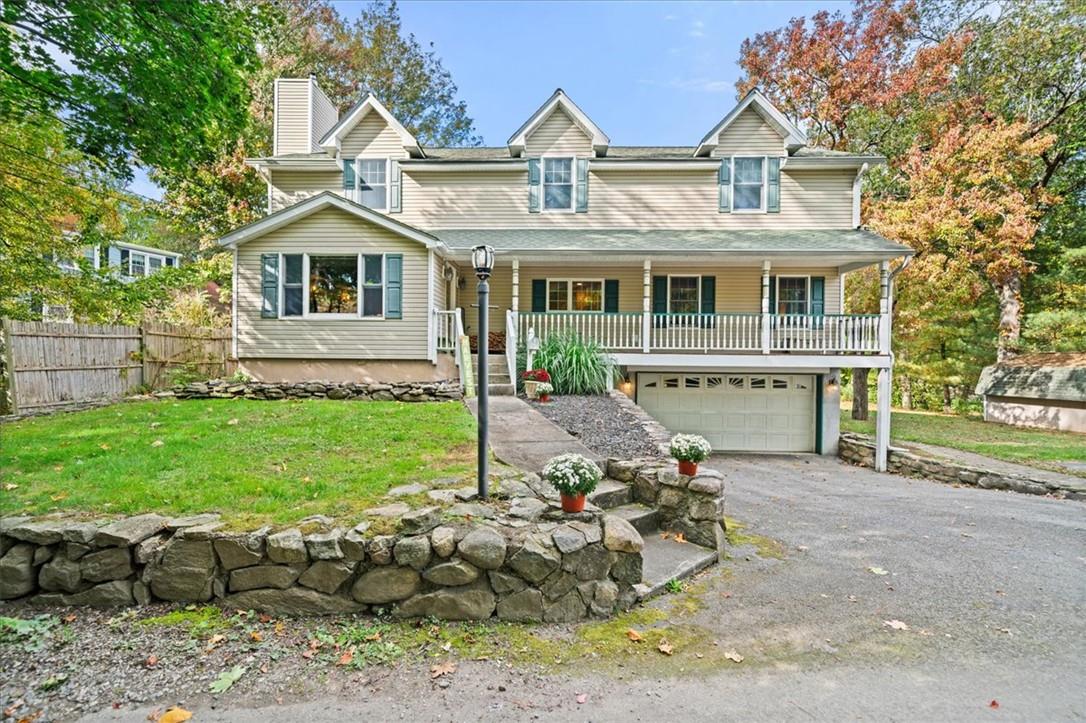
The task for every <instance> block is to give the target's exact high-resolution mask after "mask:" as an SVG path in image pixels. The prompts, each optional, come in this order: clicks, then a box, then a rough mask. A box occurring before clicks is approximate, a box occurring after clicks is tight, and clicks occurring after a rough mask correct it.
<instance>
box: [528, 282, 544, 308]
mask: <svg viewBox="0 0 1086 723" xmlns="http://www.w3.org/2000/svg"><path fill="white" fill-rule="evenodd" d="M546 310H547V280H546V279H532V311H546Z"/></svg>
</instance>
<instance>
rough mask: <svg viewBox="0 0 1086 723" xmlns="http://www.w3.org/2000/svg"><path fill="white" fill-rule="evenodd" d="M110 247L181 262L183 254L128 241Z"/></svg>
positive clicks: (118, 242)
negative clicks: (166, 257)
mask: <svg viewBox="0 0 1086 723" xmlns="http://www.w3.org/2000/svg"><path fill="white" fill-rule="evenodd" d="M109 245H110V246H113V247H114V248H117V249H128V250H129V251H140V252H142V253H148V254H154V255H156V256H169V257H172V258H175V259H177V260H178V262H180V260H181V254H180V253H178V252H177V251H166V250H164V249H156V248H155V247H153V246H140V245H139V244H133V243H128V242H127V241H115V242H113V243H111V244H109ZM179 265H180V264H179Z"/></svg>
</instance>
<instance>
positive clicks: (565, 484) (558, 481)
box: [543, 454, 603, 512]
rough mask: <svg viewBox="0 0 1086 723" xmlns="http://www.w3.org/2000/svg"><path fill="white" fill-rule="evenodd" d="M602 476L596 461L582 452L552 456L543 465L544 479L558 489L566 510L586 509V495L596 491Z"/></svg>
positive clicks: (580, 510)
mask: <svg viewBox="0 0 1086 723" xmlns="http://www.w3.org/2000/svg"><path fill="white" fill-rule="evenodd" d="M602 477H603V473H602V472H601V471H600V468H599V467H598V466H597V465H596V463H595V462H593V461H592V460H590V459H589V458H588V457H585V456H584V455H580V454H560V455H558V456H557V457H551V458H550V460H549V461H548V462H547V464H546V466H545V467H543V479H545V480H547V481H548V482H550V483H551V484H552V485H553V486H554V488H555V489H556V490H558V493H559V494H560V495H561V497H562V510H563V511H564V512H582V511H584V502H585V496H586V495H589V494H592V492H593V491H595V489H596V485H598V484H599V482H600V479H601V478H602Z"/></svg>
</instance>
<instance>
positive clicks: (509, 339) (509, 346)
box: [505, 309, 517, 390]
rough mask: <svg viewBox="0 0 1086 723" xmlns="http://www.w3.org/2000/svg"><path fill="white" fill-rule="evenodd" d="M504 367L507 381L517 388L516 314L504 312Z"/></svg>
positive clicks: (509, 311) (510, 311)
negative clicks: (507, 370) (506, 369)
mask: <svg viewBox="0 0 1086 723" xmlns="http://www.w3.org/2000/svg"><path fill="white" fill-rule="evenodd" d="M505 365H506V367H507V368H508V369H509V381H510V382H512V383H513V389H514V390H515V389H516V388H517V312H515V311H513V310H512V309H508V310H506V312H505Z"/></svg>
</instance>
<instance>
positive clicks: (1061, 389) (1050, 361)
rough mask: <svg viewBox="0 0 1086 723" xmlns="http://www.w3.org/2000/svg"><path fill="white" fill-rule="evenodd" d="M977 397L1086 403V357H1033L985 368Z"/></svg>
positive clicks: (1063, 355)
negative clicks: (979, 395) (981, 395)
mask: <svg viewBox="0 0 1086 723" xmlns="http://www.w3.org/2000/svg"><path fill="white" fill-rule="evenodd" d="M976 393H977V394H983V395H987V396H991V397H1022V398H1024V399H1053V400H1061V401H1071V402H1086V353H1078V354H1075V353H1062V354H1060V353H1056V354H1032V355H1029V356H1025V357H1020V358H1018V359H1012V360H1011V361H1010V362H1007V363H1004V364H993V365H992V366H990V367H985V368H984V370H983V371H982V372H981V374H980V381H979V382H977V390H976Z"/></svg>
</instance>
